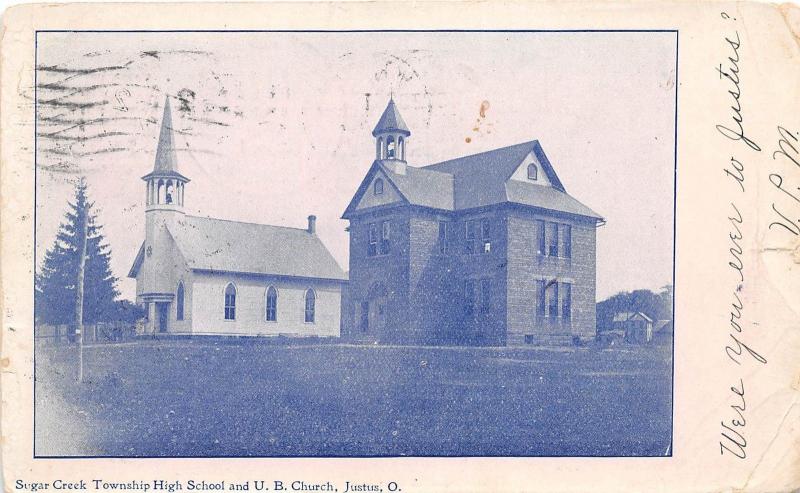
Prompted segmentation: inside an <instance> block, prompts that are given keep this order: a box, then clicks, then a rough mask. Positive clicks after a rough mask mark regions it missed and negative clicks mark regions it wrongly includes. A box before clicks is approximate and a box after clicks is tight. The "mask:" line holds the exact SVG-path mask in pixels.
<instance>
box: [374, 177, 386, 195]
mask: <svg viewBox="0 0 800 493" xmlns="http://www.w3.org/2000/svg"><path fill="white" fill-rule="evenodd" d="M372 191H373V193H374V194H375V195H383V180H382V179H381V178H378V179H377V180H375V183H374V184H373V185H372Z"/></svg>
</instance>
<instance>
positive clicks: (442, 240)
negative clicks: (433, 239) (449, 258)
mask: <svg viewBox="0 0 800 493" xmlns="http://www.w3.org/2000/svg"><path fill="white" fill-rule="evenodd" d="M439 253H441V254H445V253H447V222H446V221H439Z"/></svg>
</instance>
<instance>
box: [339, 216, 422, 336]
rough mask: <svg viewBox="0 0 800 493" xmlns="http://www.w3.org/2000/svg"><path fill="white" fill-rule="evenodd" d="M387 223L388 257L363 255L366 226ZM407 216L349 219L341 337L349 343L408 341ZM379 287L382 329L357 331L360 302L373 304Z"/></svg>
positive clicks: (365, 243) (367, 232) (367, 237)
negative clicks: (347, 277) (382, 294)
mask: <svg viewBox="0 0 800 493" xmlns="http://www.w3.org/2000/svg"><path fill="white" fill-rule="evenodd" d="M380 221H390V241H391V251H390V253H389V254H388V255H377V256H373V257H370V256H368V255H367V249H368V245H369V224H371V223H378V222H380ZM408 221H409V218H408V212H407V210H405V209H402V208H391V209H384V210H382V211H378V212H373V213H367V214H363V215H358V216H355V217H353V218H351V219H350V282H349V284H348V288H347V297H346V298H347V303H348V304H349V306H346V307H344V308H343V311H344V318H345V321H344V326H343V333H344V334H345V336H346V337H347V338H349V339H351V340H365V341H380V342H401V341H403V340H405V339H408V338H409V335H408V334H409V331H411V330H412V327H411V325H410V323H409V318H408V311H409V310H408V306H409V305H408V252H409V244H408V237H409V233H408ZM376 286H383V288H385V290H386V292H387V293H388V296H387V297H386V300H385V308H384V310H385V312H384V314H383V320H384V321H385V324H384V325H383V326H376V325H372V326H370V327H369V329H368V331H367V332H366V333H365V332H363V331H362V330H361V323H360V322H361V307H362V305H361V304H362V302H364V301H368V302H370V303H376V302H378V300H376V299H375V295H376V292H375V289H374V288H375V287H376Z"/></svg>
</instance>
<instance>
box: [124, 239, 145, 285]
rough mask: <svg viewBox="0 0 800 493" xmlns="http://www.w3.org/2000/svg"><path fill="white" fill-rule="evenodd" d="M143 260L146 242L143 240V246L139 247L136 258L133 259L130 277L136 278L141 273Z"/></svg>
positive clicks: (129, 272)
mask: <svg viewBox="0 0 800 493" xmlns="http://www.w3.org/2000/svg"><path fill="white" fill-rule="evenodd" d="M143 261H144V242H142V246H140V247H139V251H138V252H137V253H136V258H134V259H133V265H131V270H129V271H128V277H131V278H135V277H136V276H138V275H139V269H140V268H141V267H142V262H143Z"/></svg>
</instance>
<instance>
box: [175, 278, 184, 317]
mask: <svg viewBox="0 0 800 493" xmlns="http://www.w3.org/2000/svg"><path fill="white" fill-rule="evenodd" d="M183 297H184V290H183V282H179V283H178V292H177V294H176V295H175V319H176V320H183Z"/></svg>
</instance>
